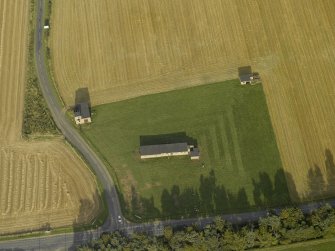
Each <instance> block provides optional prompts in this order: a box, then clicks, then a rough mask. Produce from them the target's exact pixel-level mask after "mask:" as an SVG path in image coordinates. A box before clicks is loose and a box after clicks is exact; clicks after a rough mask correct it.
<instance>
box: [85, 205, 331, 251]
mask: <svg viewBox="0 0 335 251" xmlns="http://www.w3.org/2000/svg"><path fill="white" fill-rule="evenodd" d="M334 236H335V210H334V209H333V208H332V207H331V206H329V205H327V204H326V205H324V206H322V207H321V208H319V209H317V210H315V211H314V212H313V213H312V214H310V215H307V216H304V215H303V213H302V211H301V210H300V209H297V208H287V209H283V210H282V211H281V212H280V213H279V214H278V215H276V214H271V215H269V216H268V217H266V218H262V219H260V220H259V221H258V224H255V225H247V226H243V227H240V228H236V227H235V228H234V227H232V226H231V224H229V222H226V221H224V220H222V219H220V218H217V219H216V220H215V221H214V222H213V223H212V224H209V225H207V226H206V227H205V228H204V229H203V230H200V229H197V228H196V227H187V228H185V229H184V230H182V231H173V230H172V229H171V228H169V227H168V228H165V230H164V236H161V237H152V236H147V235H133V236H132V237H131V238H127V237H125V236H123V235H122V234H120V233H117V232H115V233H112V234H102V235H101V237H100V239H98V240H95V241H93V242H91V243H89V244H87V245H86V246H84V247H82V248H80V249H79V250H105V249H106V248H107V249H108V248H110V249H112V250H227V251H228V250H246V249H251V248H263V247H271V246H277V245H285V244H290V243H295V242H302V241H306V240H312V239H321V238H331V237H334ZM328 247H329V245H328ZM326 248H327V245H325V247H324V249H321V248H320V249H303V250H330V249H326ZM285 250H288V249H285ZM292 250H301V249H292Z"/></svg>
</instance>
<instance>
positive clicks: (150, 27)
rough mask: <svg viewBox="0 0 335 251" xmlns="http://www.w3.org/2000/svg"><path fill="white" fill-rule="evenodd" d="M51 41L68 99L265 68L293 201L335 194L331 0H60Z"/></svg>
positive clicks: (122, 95)
mask: <svg viewBox="0 0 335 251" xmlns="http://www.w3.org/2000/svg"><path fill="white" fill-rule="evenodd" d="M52 11H53V13H52V20H51V22H52V32H51V42H50V46H51V49H52V52H51V53H52V63H53V68H54V72H55V77H56V82H57V85H58V88H59V90H60V93H61V95H62V97H63V99H64V100H65V102H66V103H67V104H68V105H72V104H73V102H74V93H75V90H76V89H77V88H80V87H88V88H89V91H90V94H91V101H92V103H93V104H94V105H96V104H101V103H108V102H113V101H116V100H122V99H127V98H131V97H134V96H140V95H145V94H149V93H156V92H162V91H167V90H170V89H176V88H183V87H187V86H192V85H200V84H205V83H208V82H216V81H222V80H225V79H230V78H236V77H237V68H238V67H240V66H245V65H250V66H252V68H253V70H255V71H258V72H260V74H261V76H262V78H263V86H264V90H265V93H266V96H267V103H268V107H269V111H270V115H271V120H272V123H273V126H274V130H275V134H276V139H277V143H278V145H279V150H280V154H281V158H282V162H283V165H284V168H285V170H286V171H287V172H288V173H289V174H290V177H291V176H292V178H290V179H288V183H289V188H290V191H291V196H292V198H293V199H295V200H298V199H314V198H319V197H324V196H331V195H335V185H333V184H334V183H335V175H334V171H335V170H334V169H335V167H334V166H335V165H334V163H333V161H332V154H333V153H334V152H335V117H334V115H333V114H335V101H334V98H335V85H334V84H333V83H334V81H335V70H334V64H335V47H334V44H335V22H334V20H335V2H334V1H333V0H319V1H315V0H294V1H293V0H278V1H270V0H254V1H248V0H225V1H223V0H208V1H203V0H190V1H180V0H161V1H155V0H138V1H134V0H111V1H107V0H105V1H102V0H101V1H91V0H74V1H67V0H59V1H55V2H54V4H53V9H52Z"/></svg>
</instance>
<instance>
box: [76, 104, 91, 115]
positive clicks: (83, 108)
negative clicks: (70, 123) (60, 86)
mask: <svg viewBox="0 0 335 251" xmlns="http://www.w3.org/2000/svg"><path fill="white" fill-rule="evenodd" d="M74 115H75V116H76V117H77V116H81V117H82V118H89V117H91V114H90V108H89V107H88V104H87V103H79V104H76V106H75V108H74Z"/></svg>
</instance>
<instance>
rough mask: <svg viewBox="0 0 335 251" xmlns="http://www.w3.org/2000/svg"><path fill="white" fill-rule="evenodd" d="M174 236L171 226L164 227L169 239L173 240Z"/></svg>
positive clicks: (166, 236)
mask: <svg viewBox="0 0 335 251" xmlns="http://www.w3.org/2000/svg"><path fill="white" fill-rule="evenodd" d="M172 236H173V229H172V227H170V226H167V227H165V228H164V237H165V239H166V240H167V241H169V240H171V238H172Z"/></svg>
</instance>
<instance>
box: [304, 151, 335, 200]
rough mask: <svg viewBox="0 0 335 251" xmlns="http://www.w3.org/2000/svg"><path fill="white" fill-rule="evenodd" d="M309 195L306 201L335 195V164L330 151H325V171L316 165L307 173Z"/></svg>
mask: <svg viewBox="0 0 335 251" xmlns="http://www.w3.org/2000/svg"><path fill="white" fill-rule="evenodd" d="M307 183H308V193H307V195H306V196H305V198H304V199H305V200H319V199H326V198H330V197H333V196H334V195H335V163H334V156H333V154H332V152H331V151H330V150H329V149H326V150H325V169H324V172H322V169H321V167H320V166H318V165H316V164H314V166H313V167H311V168H310V169H309V170H308V173H307Z"/></svg>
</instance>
